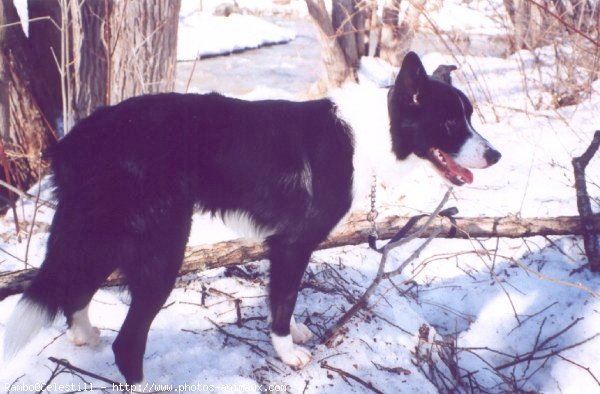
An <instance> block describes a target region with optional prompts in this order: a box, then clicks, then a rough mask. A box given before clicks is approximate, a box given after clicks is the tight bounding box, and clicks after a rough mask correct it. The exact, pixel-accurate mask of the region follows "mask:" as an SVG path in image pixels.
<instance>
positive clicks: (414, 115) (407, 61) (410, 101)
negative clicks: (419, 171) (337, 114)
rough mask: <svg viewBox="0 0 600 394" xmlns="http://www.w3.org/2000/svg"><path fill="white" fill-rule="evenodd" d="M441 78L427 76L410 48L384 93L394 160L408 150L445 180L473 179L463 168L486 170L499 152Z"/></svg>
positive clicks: (465, 100) (468, 108)
mask: <svg viewBox="0 0 600 394" xmlns="http://www.w3.org/2000/svg"><path fill="white" fill-rule="evenodd" d="M451 70H452V68H451V67H450V68H448V69H445V70H442V73H444V72H445V74H447V75H445V77H444V78H441V77H440V76H436V75H434V77H429V76H428V75H427V73H426V72H425V68H424V67H423V64H422V63H421V60H420V59H419V57H418V56H417V55H416V54H415V53H414V52H410V53H408V54H407V55H406V57H405V58H404V61H403V62H402V67H401V69H400V73H399V74H398V77H397V78H396V82H395V84H394V86H393V88H391V89H390V92H389V96H388V110H389V114H390V131H391V134H392V146H393V151H394V153H395V155H396V157H397V158H398V159H399V160H403V159H405V158H406V157H407V156H408V155H410V154H411V153H414V154H415V155H417V156H418V157H420V158H422V159H427V160H429V162H431V164H433V166H434V168H435V169H436V170H437V171H438V172H439V173H440V174H441V175H442V176H443V177H444V178H445V179H446V180H448V181H449V182H451V183H453V184H455V185H463V184H465V183H471V182H473V173H472V172H471V171H469V168H486V167H489V166H491V165H493V164H495V163H497V162H498V160H500V157H501V155H500V152H498V151H497V150H496V149H494V148H493V147H492V146H491V145H490V143H489V142H488V141H487V140H486V139H485V138H483V137H482V136H481V135H479V134H478V133H477V132H476V131H475V130H474V129H473V126H472V125H471V115H472V114H473V106H472V105H471V103H470V102H469V99H468V98H467V96H466V95H465V94H464V93H463V92H461V91H460V90H458V89H456V88H455V87H453V86H452V85H450V84H449V83H447V82H444V81H450V78H449V71H451Z"/></svg>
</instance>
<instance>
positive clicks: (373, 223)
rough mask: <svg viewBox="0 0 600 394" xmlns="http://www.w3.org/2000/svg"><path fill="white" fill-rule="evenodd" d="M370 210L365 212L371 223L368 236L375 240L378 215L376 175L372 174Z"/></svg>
mask: <svg viewBox="0 0 600 394" xmlns="http://www.w3.org/2000/svg"><path fill="white" fill-rule="evenodd" d="M370 197H371V210H370V211H369V213H367V220H368V221H369V223H371V234H370V235H369V238H374V239H375V240H377V222H376V221H375V220H376V219H377V216H379V212H377V208H376V207H375V206H376V203H377V175H375V174H373V181H372V183H371V194H370Z"/></svg>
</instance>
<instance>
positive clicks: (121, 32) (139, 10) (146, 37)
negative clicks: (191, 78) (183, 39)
mask: <svg viewBox="0 0 600 394" xmlns="http://www.w3.org/2000/svg"><path fill="white" fill-rule="evenodd" d="M180 5H181V1H180V0H149V1H117V2H113V9H112V10H111V15H110V26H111V35H110V40H109V41H108V42H109V43H110V44H109V47H110V58H111V65H112V67H111V79H110V81H111V83H110V94H109V95H110V102H111V103H116V102H119V101H121V100H123V99H124V98H127V97H131V96H135V95H139V94H144V93H156V92H164V91H170V90H173V87H174V86H175V78H174V76H175V64H176V61H177V26H178V20H179V8H180ZM203 39H206V37H204V38H203Z"/></svg>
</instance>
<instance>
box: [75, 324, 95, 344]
mask: <svg viewBox="0 0 600 394" xmlns="http://www.w3.org/2000/svg"><path fill="white" fill-rule="evenodd" d="M67 338H69V340H70V341H71V342H73V343H74V344H75V346H84V345H89V346H96V345H98V344H99V343H100V330H99V329H98V328H97V327H93V326H89V327H81V326H71V327H70V328H69V329H68V330H67Z"/></svg>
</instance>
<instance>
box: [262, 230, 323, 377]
mask: <svg viewBox="0 0 600 394" xmlns="http://www.w3.org/2000/svg"><path fill="white" fill-rule="evenodd" d="M268 243H269V254H270V260H271V275H270V277H271V279H270V283H269V290H270V293H269V299H270V307H271V318H272V322H271V340H272V342H273V347H274V348H275V351H276V352H277V355H278V356H279V358H280V359H281V360H282V361H283V362H284V363H286V364H288V365H289V366H291V367H292V368H296V369H299V368H302V367H304V366H305V365H306V364H308V363H309V362H310V360H311V359H312V356H311V354H310V352H309V351H308V350H306V349H305V348H303V347H301V346H297V345H294V338H293V335H292V334H291V332H290V328H291V327H290V326H291V323H292V314H293V312H294V307H295V305H296V298H297V296H298V289H299V288H300V281H301V280H302V275H303V274H304V270H305V269H306V266H307V265H308V260H309V259H310V255H311V253H312V251H313V248H314V246H313V245H312V244H310V245H309V244H300V243H297V242H294V243H289V242H286V241H285V240H284V239H282V238H281V237H278V236H273V237H271V238H270V239H269V240H268ZM294 323H295V322H294ZM293 328H294V329H298V330H300V328H299V327H298V325H297V324H294V327H293ZM295 334H296V335H295V336H297V338H295V339H296V340H300V339H304V338H300V336H305V335H298V334H300V332H296V333H295ZM304 334H306V333H304Z"/></svg>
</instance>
